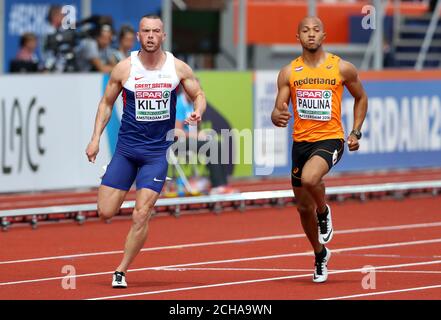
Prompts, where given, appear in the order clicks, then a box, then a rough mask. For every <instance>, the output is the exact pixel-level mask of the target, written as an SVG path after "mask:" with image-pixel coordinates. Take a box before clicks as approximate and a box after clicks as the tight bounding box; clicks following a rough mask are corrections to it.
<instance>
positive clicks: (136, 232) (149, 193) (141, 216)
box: [116, 188, 159, 273]
mask: <svg viewBox="0 0 441 320" xmlns="http://www.w3.org/2000/svg"><path fill="white" fill-rule="evenodd" d="M158 197H159V193H157V192H155V191H153V190H150V189H146V188H143V189H139V190H138V191H137V192H136V203H135V209H134V210H133V216H132V220H133V223H132V227H131V229H130V231H129V234H128V235H127V239H126V245H125V248H124V257H123V260H122V261H121V264H120V265H119V266H118V268H117V269H116V271H120V272H124V273H125V272H127V269H128V267H129V265H130V264H131V263H132V261H133V259H134V258H135V257H136V255H137V254H138V253H139V251H140V250H141V248H142V247H143V245H144V243H145V240H146V239H147V234H148V223H149V220H150V217H151V214H152V209H153V206H154V205H155V203H156V200H157V199H158Z"/></svg>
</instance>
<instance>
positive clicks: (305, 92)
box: [289, 53, 344, 142]
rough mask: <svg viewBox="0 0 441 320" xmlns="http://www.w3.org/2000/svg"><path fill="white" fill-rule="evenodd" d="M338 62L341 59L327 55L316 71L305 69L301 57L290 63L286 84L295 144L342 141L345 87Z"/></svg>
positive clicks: (306, 67)
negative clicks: (300, 142) (288, 87)
mask: <svg viewBox="0 0 441 320" xmlns="http://www.w3.org/2000/svg"><path fill="white" fill-rule="evenodd" d="M339 62H340V58H339V57H338V56H336V55H333V54H330V53H327V56H326V59H325V61H324V62H323V63H322V64H321V65H320V66H318V67H317V68H311V67H308V66H307V65H306V64H305V62H304V61H303V58H302V57H301V56H300V57H298V58H297V59H295V60H293V61H292V63H291V76H290V79H289V85H290V90H291V101H292V105H293V109H294V131H293V139H294V141H296V142H299V141H308V142H315V141H320V140H326V139H344V131H343V126H342V123H341V102H342V96H343V89H344V88H343V81H342V79H341V76H340V69H339Z"/></svg>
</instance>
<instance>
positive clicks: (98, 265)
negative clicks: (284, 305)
mask: <svg viewBox="0 0 441 320" xmlns="http://www.w3.org/2000/svg"><path fill="white" fill-rule="evenodd" d="M440 204H441V197H440V196H437V197H431V196H425V197H417V198H406V199H405V200H401V201H398V200H372V201H368V202H365V203H360V202H356V201H348V202H344V203H337V202H333V203H331V205H332V209H333V218H334V226H335V229H336V230H337V232H336V234H335V236H334V239H333V240H332V242H331V243H330V245H329V248H330V249H331V250H332V253H333V255H332V258H331V261H330V263H329V268H330V270H331V274H330V276H329V279H328V282H327V283H326V284H314V283H312V281H311V275H312V267H313V257H312V255H311V252H310V248H309V246H308V243H307V240H306V238H305V237H304V235H303V233H302V230H301V227H300V221H299V217H298V215H297V214H296V213H295V209H294V207H291V206H288V207H285V208H281V209H277V208H271V209H268V208H265V209H264V208H262V209H251V210H247V211H245V212H244V213H241V212H237V211H229V212H224V213H222V214H220V215H214V214H212V213H201V214H188V215H183V216H181V217H180V218H175V217H172V216H165V215H164V216H156V217H154V218H153V219H152V221H151V224H150V230H151V233H150V236H149V239H148V241H147V243H146V246H145V248H144V249H143V251H142V253H141V254H140V255H139V256H138V257H137V259H136V260H135V262H134V264H133V265H132V267H131V268H132V269H131V270H132V271H129V273H128V276H127V281H128V283H129V288H128V289H125V290H115V289H112V288H110V279H111V273H112V272H113V270H114V268H115V266H116V265H117V264H118V263H119V261H120V259H121V257H122V252H121V249H122V248H123V243H124V239H125V237H126V234H127V232H128V229H129V227H130V220H129V218H128V217H119V218H116V219H114V220H113V221H112V223H110V224H106V223H103V222H100V221H98V220H88V221H87V222H86V223H85V224H84V225H83V226H78V225H77V224H75V223H72V222H69V223H58V224H57V223H49V224H44V225H42V226H40V228H39V229H38V230H36V231H33V230H31V229H30V228H29V227H28V226H27V225H26V227H23V226H19V225H17V226H15V225H13V226H12V228H11V231H10V232H6V233H1V234H0V237H1V250H0V299H164V300H170V299H211V300H222V299H265V300H271V299H282V300H283V299H438V300H439V299H441V205H440ZM66 265H71V266H73V267H74V268H75V270H76V276H77V277H76V278H75V281H76V289H75V290H65V289H63V288H62V283H63V277H64V276H66V274H63V273H62V269H63V266H66ZM368 265H370V266H374V267H376V268H377V271H376V273H375V280H376V281H375V284H376V286H375V289H368V290H366V289H363V287H362V280H363V277H365V276H366V274H363V273H362V272H361V271H362V268H363V267H365V266H368ZM64 282H66V281H64Z"/></svg>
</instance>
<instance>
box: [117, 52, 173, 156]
mask: <svg viewBox="0 0 441 320" xmlns="http://www.w3.org/2000/svg"><path fill="white" fill-rule="evenodd" d="M166 55H167V59H166V61H165V63H164V65H163V66H162V68H161V69H160V70H146V69H145V68H144V66H143V65H142V63H141V61H140V60H139V58H138V51H133V52H132V53H131V55H130V58H131V68H130V76H129V78H128V80H127V82H126V83H125V84H124V85H123V92H122V96H123V104H124V109H123V115H122V120H121V127H120V130H119V136H118V145H117V148H120V149H121V150H123V151H126V152H129V153H131V151H132V150H134V151H136V152H137V153H143V154H145V153H146V152H149V151H165V150H167V148H168V147H169V146H170V145H171V144H172V143H173V135H170V134H169V136H168V137H167V133H168V132H169V131H170V130H172V129H174V128H175V118H176V99H177V90H178V86H179V83H180V79H179V78H178V76H177V74H176V68H175V61H174V56H173V54H171V53H170V52H166ZM167 138H168V139H167Z"/></svg>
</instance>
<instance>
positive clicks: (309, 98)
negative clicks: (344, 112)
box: [296, 89, 332, 121]
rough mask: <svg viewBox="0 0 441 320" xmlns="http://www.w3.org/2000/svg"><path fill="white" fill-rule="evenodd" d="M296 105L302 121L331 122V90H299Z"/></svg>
mask: <svg viewBox="0 0 441 320" xmlns="http://www.w3.org/2000/svg"><path fill="white" fill-rule="evenodd" d="M296 104H297V112H298V113H299V117H300V118H301V119H305V120H317V121H329V120H331V116H332V91H331V90H319V89H297V90H296Z"/></svg>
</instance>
